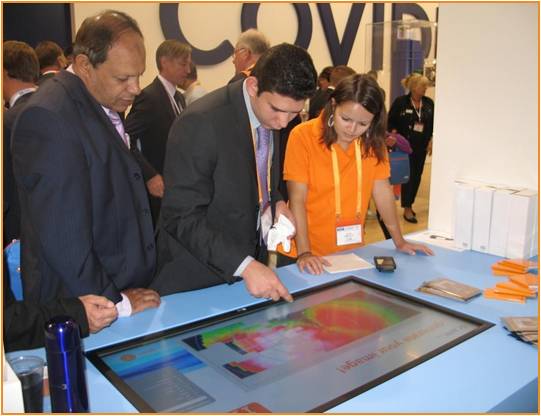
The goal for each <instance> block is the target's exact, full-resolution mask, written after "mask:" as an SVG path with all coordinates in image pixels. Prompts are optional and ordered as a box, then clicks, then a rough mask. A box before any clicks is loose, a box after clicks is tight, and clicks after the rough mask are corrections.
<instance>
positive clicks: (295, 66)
mask: <svg viewBox="0 0 541 416" xmlns="http://www.w3.org/2000/svg"><path fill="white" fill-rule="evenodd" d="M251 75H252V76H254V77H255V78H257V86H258V95H259V94H261V93H263V92H265V91H267V92H271V93H277V94H280V95H284V96H286V97H289V98H292V99H294V100H304V99H306V98H309V97H311V96H313V95H314V93H315V91H316V85H317V72H316V69H315V68H314V63H313V62H312V58H311V57H310V55H309V54H308V52H307V51H306V50H305V49H303V48H301V47H299V46H295V45H291V44H288V43H281V44H279V45H276V46H273V47H272V48H270V49H268V50H267V51H266V52H265V53H264V54H263V55H261V57H260V58H259V59H258V61H257V63H256V64H255V67H254V69H253V70H252V73H251Z"/></svg>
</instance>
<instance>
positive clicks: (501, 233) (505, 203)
mask: <svg viewBox="0 0 541 416" xmlns="http://www.w3.org/2000/svg"><path fill="white" fill-rule="evenodd" d="M515 192H517V191H516V190H514V189H496V191H494V195H493V198H492V215H491V220H490V241H489V244H488V252H489V253H490V254H494V255H496V256H502V257H505V254H506V249H507V234H508V233H509V216H510V212H511V195H512V194H514V193H515Z"/></svg>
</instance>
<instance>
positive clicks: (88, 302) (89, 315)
mask: <svg viewBox="0 0 541 416" xmlns="http://www.w3.org/2000/svg"><path fill="white" fill-rule="evenodd" d="M79 300H80V301H81V302H82V303H83V306H84V307H85V312H86V319H87V320H88V328H89V330H90V332H91V333H95V332H98V331H100V330H101V329H103V328H105V327H106V326H109V325H111V322H113V321H114V320H115V319H116V318H117V315H118V313H117V311H116V308H115V304H114V303H113V302H111V301H110V300H109V299H107V298H104V297H103V296H96V295H85V296H79Z"/></svg>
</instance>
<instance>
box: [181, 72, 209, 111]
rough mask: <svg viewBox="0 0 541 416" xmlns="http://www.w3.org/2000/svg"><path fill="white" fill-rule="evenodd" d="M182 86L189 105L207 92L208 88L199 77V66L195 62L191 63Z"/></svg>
mask: <svg viewBox="0 0 541 416" xmlns="http://www.w3.org/2000/svg"><path fill="white" fill-rule="evenodd" d="M180 87H181V88H182V89H183V90H184V98H185V99H186V105H187V106H188V105H190V104H191V103H193V102H194V101H195V100H197V99H199V98H201V97H202V96H203V95H205V94H206V93H207V90H206V89H205V88H203V86H202V85H201V83H200V82H199V80H198V79H197V67H196V66H195V64H194V63H193V62H192V64H191V65H190V73H189V74H188V76H187V77H186V80H185V81H184V82H183V83H182V85H181V86H180Z"/></svg>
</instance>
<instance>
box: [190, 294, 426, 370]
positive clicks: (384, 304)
mask: <svg viewBox="0 0 541 416" xmlns="http://www.w3.org/2000/svg"><path fill="white" fill-rule="evenodd" d="M416 314H417V311H415V310H414V309H411V308H407V307H403V306H401V305H398V304H396V303H391V302H388V301H386V300H385V299H382V298H381V297H376V296H374V295H371V294H368V293H366V292H364V291H358V292H355V293H351V294H349V295H346V296H343V297H341V298H338V299H335V300H332V301H328V302H323V303H320V304H318V305H315V306H311V307H308V308H306V309H304V310H302V311H298V312H293V313H291V314H289V315H287V316H286V317H285V318H282V319H275V320H271V321H268V322H265V323H257V324H253V325H252V324H249V325H246V324H244V323H243V322H239V323H235V324H232V325H229V326H226V327H222V328H218V329H215V330H209V331H206V332H203V333H201V334H199V335H195V336H192V337H188V338H185V339H183V341H184V342H185V343H186V344H187V345H189V346H190V347H192V348H194V349H195V350H197V351H202V350H206V349H208V348H211V347H212V346H213V345H216V344H223V345H226V346H227V347H229V348H231V349H232V350H233V351H235V352H237V353H238V354H240V355H244V356H245V357H246V358H245V359H242V360H236V361H230V362H228V363H225V364H223V367H224V368H225V369H226V370H228V371H229V372H231V373H232V374H234V375H236V376H237V377H239V378H241V379H244V378H246V377H250V376H252V375H254V374H258V373H261V372H264V371H265V370H268V369H271V368H274V367H277V366H280V365H283V364H287V363H291V362H294V361H295V360H297V359H300V358H303V357H306V356H308V355H311V354H317V353H325V352H329V351H333V350H334V349H336V348H339V347H341V346H344V345H347V344H349V343H351V342H354V341H357V340H359V339H361V338H363V337H366V336H368V335H370V334H373V333H375V332H377V331H380V330H382V329H384V328H387V327H390V326H392V325H396V324H397V323H399V322H401V321H403V320H404V319H407V318H409V317H411V316H413V315H416Z"/></svg>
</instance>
